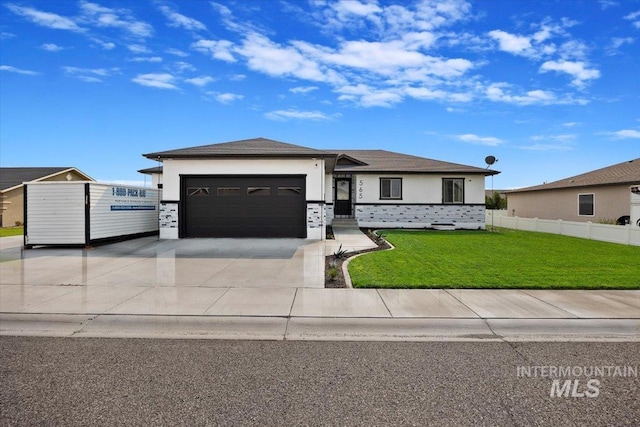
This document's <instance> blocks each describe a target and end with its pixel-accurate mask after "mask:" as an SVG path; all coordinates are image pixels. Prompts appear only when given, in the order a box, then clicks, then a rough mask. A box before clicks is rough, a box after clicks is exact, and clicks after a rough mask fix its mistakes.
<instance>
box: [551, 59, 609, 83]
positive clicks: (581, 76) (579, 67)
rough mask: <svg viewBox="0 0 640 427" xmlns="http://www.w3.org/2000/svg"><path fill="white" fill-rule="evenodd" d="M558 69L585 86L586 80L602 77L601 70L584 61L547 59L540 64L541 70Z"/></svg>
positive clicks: (574, 81)
mask: <svg viewBox="0 0 640 427" xmlns="http://www.w3.org/2000/svg"><path fill="white" fill-rule="evenodd" d="M547 71H557V72H561V73H566V74H569V75H570V76H572V77H573V80H572V81H571V83H572V84H573V85H575V86H577V87H583V86H584V85H585V82H586V81H589V80H593V79H597V78H600V71H598V70H596V69H589V68H586V66H585V63H584V62H580V61H579V62H571V61H547V62H545V63H543V64H542V65H541V66H540V72H543V73H544V72H547Z"/></svg>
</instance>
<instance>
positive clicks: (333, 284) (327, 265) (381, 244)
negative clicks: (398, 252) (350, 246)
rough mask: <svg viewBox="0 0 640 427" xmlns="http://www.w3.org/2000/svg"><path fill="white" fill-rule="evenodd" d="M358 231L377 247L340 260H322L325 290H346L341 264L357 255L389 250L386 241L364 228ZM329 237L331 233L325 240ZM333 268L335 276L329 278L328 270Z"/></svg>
mask: <svg viewBox="0 0 640 427" xmlns="http://www.w3.org/2000/svg"><path fill="white" fill-rule="evenodd" d="M360 230H362V232H363V233H364V234H366V235H367V237H368V238H369V239H371V241H372V242H374V243H375V244H376V245H378V247H377V248H372V249H365V250H362V251H356V252H349V253H347V254H346V255H344V257H343V258H341V259H336V257H335V256H334V255H329V256H327V257H325V259H324V287H325V288H346V287H347V281H346V280H345V278H344V274H342V263H344V262H345V261H346V260H347V259H349V258H351V257H353V256H355V255H358V254H364V253H367V252H375V251H380V250H384V249H389V248H390V247H391V245H389V243H387V241H386V240H384V239H381V238H379V237H378V236H377V235H376V234H375V233H374V232H373V231H372V230H370V229H364V228H361V229H360ZM330 237H331V238H333V234H332V233H331V231H329V232H328V233H327V238H330ZM333 266H335V268H336V270H337V272H336V273H337V274H336V275H335V277H333V278H331V276H330V275H329V270H331V268H332V267H333Z"/></svg>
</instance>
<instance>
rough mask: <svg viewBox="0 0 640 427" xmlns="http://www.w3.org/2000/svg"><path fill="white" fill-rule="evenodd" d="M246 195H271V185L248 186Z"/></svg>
mask: <svg viewBox="0 0 640 427" xmlns="http://www.w3.org/2000/svg"><path fill="white" fill-rule="evenodd" d="M247 195H248V196H269V195H271V187H248V188H247Z"/></svg>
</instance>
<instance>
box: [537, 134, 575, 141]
mask: <svg viewBox="0 0 640 427" xmlns="http://www.w3.org/2000/svg"><path fill="white" fill-rule="evenodd" d="M577 137H578V135H575V134H559V135H534V136H532V137H531V140H532V141H554V142H569V141H574V140H575V139H576V138H577Z"/></svg>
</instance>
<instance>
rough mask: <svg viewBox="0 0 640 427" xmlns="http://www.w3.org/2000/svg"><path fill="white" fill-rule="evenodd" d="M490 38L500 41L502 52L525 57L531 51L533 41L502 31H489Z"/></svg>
mask: <svg viewBox="0 0 640 427" xmlns="http://www.w3.org/2000/svg"><path fill="white" fill-rule="evenodd" d="M489 36H490V37H491V38H493V39H494V40H497V41H498V44H499V46H500V50H502V51H505V52H509V53H513V54H515V55H524V54H525V53H527V52H528V51H529V50H530V49H531V39H530V38H529V37H525V36H519V35H515V34H509V33H507V32H505V31H502V30H493V31H489Z"/></svg>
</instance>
